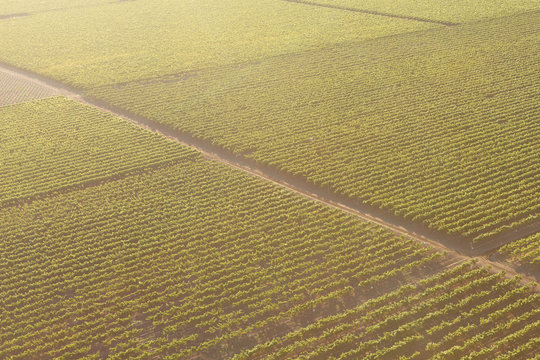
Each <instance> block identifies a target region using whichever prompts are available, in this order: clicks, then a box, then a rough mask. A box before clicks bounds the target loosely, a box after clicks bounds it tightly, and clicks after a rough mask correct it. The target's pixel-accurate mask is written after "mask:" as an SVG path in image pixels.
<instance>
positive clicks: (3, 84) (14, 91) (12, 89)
mask: <svg viewBox="0 0 540 360" xmlns="http://www.w3.org/2000/svg"><path fill="white" fill-rule="evenodd" d="M56 94H57V93H56V92H55V91H53V90H51V89H47V88H45V87H43V86H39V85H36V84H35V83H33V82H31V81H29V80H28V81H24V80H21V79H20V78H18V77H16V76H15V75H11V74H8V73H5V72H3V71H0V106H4V105H10V104H16V103H21V102H25V101H29V100H33V99H40V98H44V97H49V96H53V95H56Z"/></svg>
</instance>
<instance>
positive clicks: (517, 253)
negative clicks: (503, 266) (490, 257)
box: [499, 233, 540, 265]
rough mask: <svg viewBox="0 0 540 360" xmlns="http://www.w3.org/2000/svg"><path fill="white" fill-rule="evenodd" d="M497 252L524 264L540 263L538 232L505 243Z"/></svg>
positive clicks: (539, 237)
mask: <svg viewBox="0 0 540 360" xmlns="http://www.w3.org/2000/svg"><path fill="white" fill-rule="evenodd" d="M499 252H500V253H501V254H505V255H509V256H510V257H511V258H512V259H514V260H517V261H519V262H521V263H524V264H537V265H540V233H536V234H534V235H531V236H528V237H524V238H523V239H520V240H517V241H514V242H512V243H510V244H507V245H505V246H503V247H502V248H501V249H500V250H499Z"/></svg>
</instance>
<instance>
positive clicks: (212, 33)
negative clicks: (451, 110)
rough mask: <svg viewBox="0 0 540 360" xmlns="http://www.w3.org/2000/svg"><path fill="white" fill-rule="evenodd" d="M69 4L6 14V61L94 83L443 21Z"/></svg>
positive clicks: (213, 3) (212, 3)
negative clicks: (8, 16)
mask: <svg viewBox="0 0 540 360" xmlns="http://www.w3.org/2000/svg"><path fill="white" fill-rule="evenodd" d="M4 2H5V0H3V1H0V9H1V6H2V4H3V3H4ZM59 3H60V2H55V6H60V4H59ZM85 3H86V2H85ZM63 4H64V6H65V7H66V10H62V11H47V12H38V13H36V14H32V15H31V16H24V17H18V18H13V19H9V20H0V38H2V52H0V61H2V62H6V63H9V64H12V65H15V66H17V67H20V68H23V69H26V70H32V71H35V72H37V73H40V74H42V75H46V76H49V77H51V78H54V79H56V80H60V81H62V82H65V83H66V84H69V85H73V86H75V87H80V88H92V87H96V86H100V85H107V84H114V83H118V82H125V81H133V80H140V79H146V78H153V77H156V76H160V75H165V74H177V73H179V72H185V71H190V70H195V69H200V68H208V67H215V66H220V65H224V64H232V63H240V62H253V61H258V60H260V59H262V58H265V57H269V56H270V57H271V56H275V55H280V54H285V53H290V52H298V51H303V50H309V49H318V48H323V47H327V46H329V45H332V44H335V43H347V42H352V41H357V40H359V39H370V38H375V37H379V36H388V35H392V34H396V33H401V32H407V31H416V30H422V29H427V28H431V27H433V26H437V25H434V24H426V23H419V22H414V21H409V20H403V19H392V18H386V17H373V16H370V15H363V14H353V13H349V12H342V11H338V12H328V11H325V10H324V9H319V8H314V7H312V6H302V7H298V6H296V5H295V4H290V3H287V2H283V1H275V0H259V1H256V2H251V4H250V6H249V7H246V6H245V4H246V3H245V2H243V1H238V0H206V1H204V2H202V3H201V2H196V1H177V0H160V1H143V0H138V1H123V2H107V3H102V2H100V1H98V2H95V6H81V7H72V6H71V5H70V2H69V1H67V0H66V1H64V2H63ZM25 8H26V7H25ZM13 11H15V9H14V10H13ZM26 11H30V10H26ZM148 14H151V16H149V15H148ZM268 14H271V16H268ZM60 23H61V26H51V24H60ZM179 24H182V25H181V26H179ZM141 34H144V36H141ZM21 39H24V41H21ZM112 49H114V50H112ZM29 51H31V56H29V53H28V52H29ZM133 69H136V70H135V71H134V70H133Z"/></svg>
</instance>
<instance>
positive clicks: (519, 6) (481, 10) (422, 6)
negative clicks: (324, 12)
mask: <svg viewBox="0 0 540 360" xmlns="http://www.w3.org/2000/svg"><path fill="white" fill-rule="evenodd" d="M286 1H287V0H286ZM303 1H305V2H306V3H312V4H328V5H334V6H340V7H344V8H351V9H360V10H368V11H376V12H379V13H385V14H395V15H401V16H411V17H420V18H424V19H433V20H441V21H448V22H452V23H463V22H474V21H479V20H485V19H490V18H495V17H505V16H510V15H515V14H519V13H524V12H528V11H533V10H539V7H540V5H539V4H538V1H536V0H506V1H468V0H450V1H444V2H440V3H434V2H433V1H428V0H400V1H395V0H303Z"/></svg>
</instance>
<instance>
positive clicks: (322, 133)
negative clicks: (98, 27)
mask: <svg viewBox="0 0 540 360" xmlns="http://www.w3.org/2000/svg"><path fill="white" fill-rule="evenodd" d="M539 24H540V12H533V13H528V14H523V15H519V16H515V17H511V18H503V19H495V20H490V21H486V22H480V23H475V24H472V25H464V26H460V27H456V28H443V29H433V30H430V31H426V32H416V33H410V34H402V35H399V36H393V37H391V38H383V39H375V40H368V41H364V42H358V43H354V44H347V45H343V46H335V47H333V48H332V49H328V50H321V51H310V52H303V53H299V54H292V55H284V56H280V57H273V58H271V59H267V60H264V61H261V62H260V63H257V64H241V65H231V66H225V67H220V68H216V69H210V70H199V71H194V72H190V73H185V74H183V75H181V76H176V75H175V76H166V77H161V78H156V79H151V80H145V81H140V82H130V83H123V84H117V85H113V86H109V87H100V88H96V89H93V90H91V91H89V92H88V94H90V95H92V96H95V97H97V98H99V99H103V100H105V101H107V102H108V103H110V104H113V105H116V106H119V107H120V108H122V109H126V110H129V111H130V112H132V113H134V114H137V115H142V116H144V117H146V118H148V119H150V120H153V121H155V122H159V123H162V124H166V125H169V126H170V127H171V128H173V129H176V130H179V131H181V132H185V133H189V134H192V135H194V136H196V137H198V138H200V139H203V140H207V141H209V142H212V143H214V144H217V145H219V146H222V147H223V148H225V149H227V150H229V151H231V152H233V153H234V154H237V155H239V156H244V157H247V158H250V159H254V160H256V161H257V162H258V163H259V164H262V165H265V166H271V167H274V168H278V169H280V170H282V171H284V172H286V173H290V174H294V175H299V176H302V177H305V178H306V179H307V180H308V181H309V182H312V183H314V184H318V185H320V186H322V187H326V188H329V189H331V190H332V191H334V192H335V193H337V194H342V195H345V196H347V197H349V198H352V199H356V200H358V201H360V202H362V203H365V204H369V205H371V206H374V207H377V208H382V209H385V210H388V211H389V212H391V213H393V214H396V215H399V216H402V217H403V218H405V219H407V220H410V221H415V222H419V223H422V224H424V225H425V226H427V227H429V228H433V229H436V230H438V231H440V232H442V233H446V234H448V235H450V236H455V237H458V238H459V239H461V241H468V242H472V243H473V244H475V245H477V244H482V243H485V242H489V241H490V240H491V239H492V238H494V237H497V236H504V235H505V234H507V233H509V232H513V231H514V230H515V229H518V228H520V227H522V226H523V225H527V224H531V223H537V224H538V223H539V217H540V203H539V202H538V194H539V193H540V156H539V154H540V111H539V107H538V99H539V98H540V90H539V89H540V71H538V70H539V67H538V64H539V63H540V57H539V54H540V41H539V39H540V26H539ZM465 58H466V59H467V62H463V61H462V59H465ZM403 64H406V65H405V66H404V65H403ZM463 79H467V81H463Z"/></svg>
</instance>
